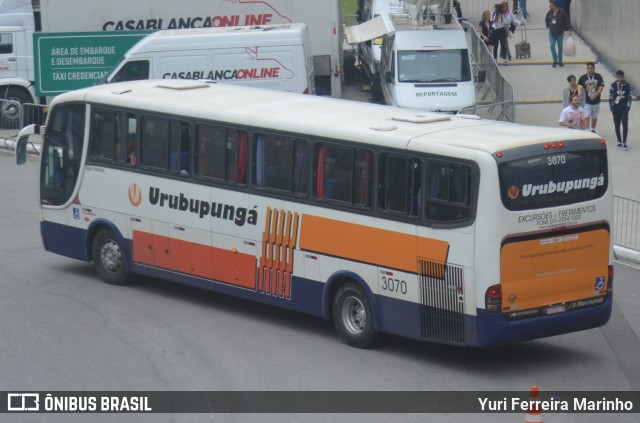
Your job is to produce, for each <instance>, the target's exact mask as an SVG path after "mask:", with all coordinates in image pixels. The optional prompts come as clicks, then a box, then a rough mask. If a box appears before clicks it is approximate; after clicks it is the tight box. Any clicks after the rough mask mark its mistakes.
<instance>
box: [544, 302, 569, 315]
mask: <svg viewBox="0 0 640 423" xmlns="http://www.w3.org/2000/svg"><path fill="white" fill-rule="evenodd" d="M565 311H567V308H566V307H565V305H564V304H556V305H550V306H547V308H546V309H545V313H546V314H556V313H564V312H565Z"/></svg>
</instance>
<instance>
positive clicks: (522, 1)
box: [520, 0, 529, 23]
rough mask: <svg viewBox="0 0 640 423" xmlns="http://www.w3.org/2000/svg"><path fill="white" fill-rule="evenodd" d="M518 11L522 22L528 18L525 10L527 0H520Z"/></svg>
mask: <svg viewBox="0 0 640 423" xmlns="http://www.w3.org/2000/svg"><path fill="white" fill-rule="evenodd" d="M520 12H522V23H527V21H528V20H529V12H527V0H520Z"/></svg>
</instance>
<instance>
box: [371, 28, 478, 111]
mask: <svg viewBox="0 0 640 423" xmlns="http://www.w3.org/2000/svg"><path fill="white" fill-rule="evenodd" d="M380 71H381V79H382V93H383V95H384V99H385V103H387V104H390V105H393V106H399V107H408V108H415V109H422V110H430V111H442V112H453V113H455V112H458V111H460V110H462V109H464V108H466V107H472V106H475V105H476V88H475V80H474V76H473V71H472V69H471V61H470V58H469V48H468V44H467V36H466V34H465V32H464V30H463V29H462V28H461V26H460V24H459V23H458V21H457V20H455V19H454V20H453V21H452V22H451V23H449V24H445V25H441V26H438V27H436V26H429V25H425V26H419V27H412V28H411V29H408V30H404V29H403V27H402V25H396V32H395V33H394V34H392V35H389V36H386V37H384V40H383V42H382V52H381V58H380ZM479 82H482V81H479Z"/></svg>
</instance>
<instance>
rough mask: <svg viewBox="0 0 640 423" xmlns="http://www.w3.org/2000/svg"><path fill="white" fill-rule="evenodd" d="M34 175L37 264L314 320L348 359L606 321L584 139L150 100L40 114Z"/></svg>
mask: <svg viewBox="0 0 640 423" xmlns="http://www.w3.org/2000/svg"><path fill="white" fill-rule="evenodd" d="M36 129H37V128H36V127H34V126H31V127H28V128H26V129H25V130H23V131H22V133H21V136H20V140H19V142H18V147H17V159H18V163H21V162H24V160H25V151H26V144H25V143H26V141H27V139H28V138H27V135H28V134H29V133H33V132H36ZM40 163H41V165H40V197H41V205H42V221H41V233H42V237H43V242H44V246H45V248H46V250H48V251H51V252H54V253H57V254H61V255H63V256H67V257H71V258H75V259H79V260H84V261H87V262H93V264H94V266H95V268H96V270H97V273H98V274H99V275H100V276H101V278H102V279H104V280H105V281H106V282H109V283H112V284H123V283H126V282H127V281H129V280H130V277H131V276H132V275H134V274H144V275H150V276H154V277H158V278H163V279H168V280H171V281H175V282H178V283H182V284H187V285H191V286H196V287H201V288H205V289H209V290H213V291H217V292H219V293H222V294H226V295H233V296H236V297H241V298H244V299H248V300H252V301H258V302H261V303H267V304H271V305H275V306H279V307H283V308H287V309H291V310H296V311H300V312H304V313H309V314H312V315H317V316H322V317H324V318H327V319H332V320H333V321H334V322H335V327H336V329H337V332H338V334H339V335H340V337H341V338H342V339H343V340H344V341H345V342H347V343H348V344H350V345H352V346H356V347H368V346H371V345H373V344H375V342H376V341H377V340H378V338H379V336H378V335H379V334H381V333H391V334H396V335H401V336H405V337H409V338H413V339H418V340H424V341H430V342H440V343H448V344H454V345H467V346H477V347H490V346H495V345H502V344H508V343H513V342H518V341H523V340H528V339H535V338H541V337H547V336H552V335H558V334H562V333H568V332H572V331H577V330H583V329H588V328H593V327H598V326H601V325H604V324H605V323H606V322H607V321H608V319H609V317H610V314H611V305H612V295H613V289H612V279H613V267H612V262H613V254H612V248H611V236H610V229H611V222H612V214H613V201H612V183H611V179H610V176H611V175H610V171H609V166H608V157H607V147H606V144H605V142H604V140H602V139H600V138H599V137H598V136H597V135H595V134H591V133H588V132H584V131H575V130H569V129H565V128H543V127H528V126H523V125H517V124H511V123H503V122H495V121H490V120H482V119H479V118H477V117H475V116H464V115H459V116H451V115H448V114H431V113H422V112H419V111H415V110H408V109H398V108H393V107H388V106H382V105H375V104H367V103H358V102H350V101H345V100H339V99H331V98H319V97H314V96H308V95H302V94H293V93H284V92H277V91H269V90H262V89H256V88H247V87H241V86H234V85H229V84H215V83H214V84H207V83H201V82H197V81H186V80H172V81H166V80H148V81H134V82H124V83H122V84H118V85H117V86H116V85H101V86H95V87H91V88H87V89H83V90H79V91H75V92H70V93H66V94H63V95H60V96H58V97H56V98H55V99H54V101H53V102H52V105H51V110H50V113H49V116H48V121H47V124H46V128H45V132H44V141H43V146H42V154H41V159H40Z"/></svg>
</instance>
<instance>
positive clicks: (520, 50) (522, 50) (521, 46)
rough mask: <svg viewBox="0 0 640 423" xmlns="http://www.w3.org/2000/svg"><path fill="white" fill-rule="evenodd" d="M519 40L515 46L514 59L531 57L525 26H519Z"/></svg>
mask: <svg viewBox="0 0 640 423" xmlns="http://www.w3.org/2000/svg"><path fill="white" fill-rule="evenodd" d="M520 39H521V41H520V42H519V43H517V44H516V59H524V58H525V57H527V58H529V57H531V44H529V42H528V41H527V28H526V26H525V25H520Z"/></svg>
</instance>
